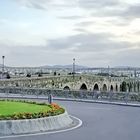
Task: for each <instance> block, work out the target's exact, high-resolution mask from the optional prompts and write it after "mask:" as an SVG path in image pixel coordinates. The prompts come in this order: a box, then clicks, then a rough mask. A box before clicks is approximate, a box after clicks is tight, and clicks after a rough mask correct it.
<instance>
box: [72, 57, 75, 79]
mask: <svg viewBox="0 0 140 140" xmlns="http://www.w3.org/2000/svg"><path fill="white" fill-rule="evenodd" d="M72 73H73V79H74V75H75V58H73V72H72Z"/></svg>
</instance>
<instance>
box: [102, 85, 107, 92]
mask: <svg viewBox="0 0 140 140" xmlns="http://www.w3.org/2000/svg"><path fill="white" fill-rule="evenodd" d="M102 90H103V91H104V92H107V85H106V84H103V89H102Z"/></svg>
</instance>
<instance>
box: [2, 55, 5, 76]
mask: <svg viewBox="0 0 140 140" xmlns="http://www.w3.org/2000/svg"><path fill="white" fill-rule="evenodd" d="M4 58H5V56H4V55H3V56H2V78H4Z"/></svg>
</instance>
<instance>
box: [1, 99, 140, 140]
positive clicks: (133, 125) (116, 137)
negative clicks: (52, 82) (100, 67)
mask: <svg viewBox="0 0 140 140" xmlns="http://www.w3.org/2000/svg"><path fill="white" fill-rule="evenodd" d="M56 102H58V103H59V104H61V105H63V106H65V107H66V108H67V110H68V112H69V114H71V115H73V116H76V117H78V118H80V119H81V120H82V121H83V125H82V126H81V127H79V128H78V129H75V130H72V131H67V132H62V133H56V134H43V135H39V136H25V137H17V138H2V139H4V140H140V107H128V106H119V105H109V104H96V103H81V102H71V101H56ZM2 139H0V140H2Z"/></svg>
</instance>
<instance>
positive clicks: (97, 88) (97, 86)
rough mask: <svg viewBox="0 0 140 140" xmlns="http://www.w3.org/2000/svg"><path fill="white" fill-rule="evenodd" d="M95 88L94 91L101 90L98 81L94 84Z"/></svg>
mask: <svg viewBox="0 0 140 140" xmlns="http://www.w3.org/2000/svg"><path fill="white" fill-rule="evenodd" d="M93 90H94V91H99V85H98V84H97V83H96V84H95V85H94V87H93Z"/></svg>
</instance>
